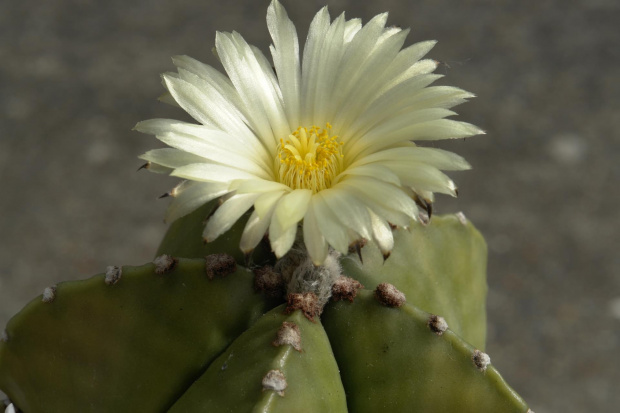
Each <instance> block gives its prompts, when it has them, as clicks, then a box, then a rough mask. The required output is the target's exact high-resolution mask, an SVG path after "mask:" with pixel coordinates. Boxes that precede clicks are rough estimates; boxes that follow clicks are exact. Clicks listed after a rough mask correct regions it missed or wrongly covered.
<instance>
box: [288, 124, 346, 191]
mask: <svg viewBox="0 0 620 413" xmlns="http://www.w3.org/2000/svg"><path fill="white" fill-rule="evenodd" d="M331 129H332V126H331V125H330V124H329V123H328V124H327V125H326V126H325V128H319V127H318V126H313V127H311V128H310V129H308V128H304V127H301V126H300V127H299V128H297V130H296V131H294V132H293V133H291V134H290V135H289V136H288V138H286V139H280V145H279V146H278V159H276V169H277V170H278V172H279V178H280V182H281V183H283V184H285V185H288V186H289V187H291V188H293V189H310V190H312V192H313V193H317V192H319V191H322V190H323V189H327V188H329V187H330V186H331V184H332V180H333V179H334V177H335V176H336V175H338V173H339V172H340V169H341V165H342V156H343V155H342V142H338V136H330V131H331Z"/></svg>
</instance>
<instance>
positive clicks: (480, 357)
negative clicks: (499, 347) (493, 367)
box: [471, 350, 491, 371]
mask: <svg viewBox="0 0 620 413" xmlns="http://www.w3.org/2000/svg"><path fill="white" fill-rule="evenodd" d="M471 359H472V360H473V362H474V364H475V365H476V367H477V368H478V370H480V371H485V370H486V369H487V367H488V366H489V364H491V357H489V355H488V354H487V353H483V352H482V351H480V350H474V353H473V354H472V356H471Z"/></svg>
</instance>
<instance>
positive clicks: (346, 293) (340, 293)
mask: <svg viewBox="0 0 620 413" xmlns="http://www.w3.org/2000/svg"><path fill="white" fill-rule="evenodd" d="M362 288H364V286H363V285H362V284H361V283H360V282H359V281H357V280H354V279H353V278H350V277H345V276H341V277H339V278H338V279H337V280H336V282H335V283H334V285H332V299H333V300H334V301H340V300H349V302H353V299H354V298H355V297H356V296H357V292H358V290H361V289H362Z"/></svg>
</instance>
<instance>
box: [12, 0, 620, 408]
mask: <svg viewBox="0 0 620 413" xmlns="http://www.w3.org/2000/svg"><path fill="white" fill-rule="evenodd" d="M222 3H223V2H221V1H215V0H174V1H172V0H168V1H164V0H148V1H146V0H138V1H127V0H123V1H121V0H107V1H105V2H104V1H98V2H97V1H94V0H21V1H18V0H4V1H2V2H0V185H1V186H0V234H2V236H1V241H0V243H1V248H0V326H3V325H4V324H5V323H6V321H7V320H8V319H9V318H10V317H11V316H12V315H13V314H14V313H15V312H17V311H18V310H19V309H20V308H21V307H22V306H23V305H25V304H26V303H27V302H28V301H29V300H30V299H32V298H33V297H34V296H36V295H37V294H39V293H40V292H41V291H42V290H43V288H44V287H46V286H48V285H50V284H53V283H55V282H58V281H61V280H66V279H75V278H80V277H84V276H88V275H91V274H94V273H97V272H101V271H102V270H104V269H105V267H106V266H107V265H111V264H115V265H117V264H119V265H120V264H136V265H137V264H141V263H144V262H147V261H149V260H151V259H152V256H153V253H154V251H155V248H156V246H157V244H158V241H159V239H160V237H161V236H162V234H163V233H164V231H165V230H166V226H165V225H164V223H163V222H162V217H163V212H164V210H165V207H166V204H167V201H166V200H160V201H157V200H156V197H157V196H158V195H160V194H162V193H164V192H166V191H167V190H168V189H170V188H171V186H172V185H173V184H174V182H175V180H173V179H170V178H165V177H162V176H156V175H153V174H149V173H147V172H142V173H136V169H137V168H138V166H139V165H140V164H141V162H140V161H139V160H138V159H137V158H136V157H137V156H138V155H139V154H141V153H143V152H145V151H146V150H148V149H151V148H153V147H155V146H159V144H158V143H157V142H156V141H155V140H154V138H152V137H149V136H146V135H140V134H138V133H135V132H131V131H130V129H131V128H132V127H133V126H134V124H135V123H136V122H137V121H139V120H143V119H148V118H152V117H173V118H174V117H181V116H182V115H181V112H180V110H177V109H175V108H172V107H169V106H166V105H164V104H162V103H159V102H157V101H156V98H157V96H158V95H159V94H160V93H161V92H162V91H163V89H162V87H161V84H160V79H159V74H160V73H162V72H164V71H168V70H172V69H173V66H172V63H171V61H170V56H172V55H176V54H188V55H191V56H193V57H195V58H198V59H200V60H203V61H205V62H208V63H210V64H214V65H215V64H216V62H215V59H214V58H213V56H212V55H211V48H212V47H213V45H214V36H215V31H216V30H225V31H231V30H237V31H239V32H241V33H242V34H243V35H244V36H245V38H246V39H248V40H249V41H250V42H251V43H254V44H256V45H258V46H259V47H261V48H263V50H265V48H266V47H267V46H268V44H269V39H268V32H267V29H266V25H265V20H264V17H265V13H266V7H267V5H268V1H267V0H261V1H236V2H235V1H231V2H228V3H227V4H226V5H224V4H222ZM283 3H284V5H285V6H286V7H287V10H288V12H289V15H290V16H291V18H292V19H293V20H294V21H295V22H296V23H297V25H298V30H299V32H300V34H301V36H302V38H305V33H306V31H307V26H308V24H309V21H310V19H311V18H312V16H313V15H314V13H315V12H316V11H317V10H318V9H319V7H321V6H322V5H323V4H324V3H323V2H322V1H314V0H312V1H309V0H306V1H294V0H283ZM329 6H330V10H331V12H332V16H336V15H337V14H339V13H340V12H341V11H343V10H346V11H347V16H348V17H362V18H363V19H364V21H367V20H368V19H369V18H370V17H372V16H374V15H375V14H377V13H379V12H383V11H389V12H390V13H391V15H390V19H389V23H390V24H393V25H399V26H402V27H411V28H412V32H411V34H410V35H409V38H408V42H407V44H411V43H413V42H415V41H420V40H427V39H436V40H439V44H438V45H437V46H436V48H435V49H434V50H433V51H432V52H431V54H430V57H432V58H434V59H436V60H439V61H441V62H442V63H443V64H442V65H441V66H440V67H439V70H438V71H439V72H440V73H443V74H446V75H447V77H446V79H445V80H443V81H442V82H444V83H446V84H451V85H456V86H459V87H462V88H464V89H466V90H469V91H472V92H474V93H476V94H477V95H478V96H479V97H478V98H477V99H474V100H473V101H472V102H471V103H468V104H465V105H463V106H461V107H458V108H457V111H458V112H459V113H460V114H461V116H460V119H461V120H466V121H469V122H472V123H475V124H477V125H479V126H481V127H482V128H484V129H485V130H486V131H487V132H488V135H486V136H482V137H475V138H472V139H470V140H468V141H467V142H465V141H462V140H459V141H454V142H448V143H445V144H441V146H442V147H444V148H448V149H450V150H453V151H455V152H457V153H460V154H462V155H464V156H465V157H466V158H467V159H468V160H469V161H470V162H471V163H472V165H473V166H474V169H473V170H472V171H469V172H462V173H458V174H452V176H453V178H454V179H455V181H456V182H457V184H458V185H459V189H460V192H461V196H460V198H459V199H458V200H451V199H448V198H446V197H440V198H439V199H438V203H437V208H438V210H439V212H443V213H447V212H455V211H460V210H462V211H464V213H465V214H466V215H467V216H468V217H469V218H470V219H471V220H472V221H473V222H474V223H475V224H476V225H477V226H478V228H479V229H480V230H481V231H482V232H483V234H484V235H485V236H486V238H487V240H488V243H489V252H490V257H489V285H490V293H489V298H488V309H489V317H490V318H489V322H490V325H489V343H488V353H489V354H490V355H491V357H492V360H493V362H494V364H495V365H496V367H497V368H498V369H499V370H500V371H501V372H502V374H503V375H504V377H505V378H506V380H507V381H508V382H509V383H510V384H511V385H512V386H513V387H514V388H515V389H516V390H517V391H518V392H519V393H520V394H521V395H522V396H523V397H524V398H525V399H526V400H527V401H528V402H529V403H530V405H531V407H532V408H533V409H534V410H535V411H536V412H537V413H545V412H567V413H570V412H584V411H588V412H611V411H617V410H616V409H617V408H618V407H617V406H620V392H619V391H618V390H619V389H620V352H619V351H618V350H619V345H620V278H619V277H618V274H619V273H620V254H619V253H618V247H619V246H620V242H618V238H619V237H618V235H617V232H618V230H619V229H620V214H619V213H618V208H619V206H620V202H619V201H620V200H619V193H618V181H619V178H620V166H619V164H618V162H617V161H618V155H619V154H620V139H619V136H618V135H619V132H618V131H620V115H619V113H620V104H619V98H620V70H619V62H620V30H619V29H618V27H619V25H620V2H618V1H617V0H580V1H578V0H573V1H570V0H521V1H509V0H493V1H492V0H487V1H483V0H463V1H449V0H432V1H431V0H416V1H406V0H384V1H353V0H332V1H330V2H329Z"/></svg>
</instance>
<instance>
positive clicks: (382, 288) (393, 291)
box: [375, 283, 407, 307]
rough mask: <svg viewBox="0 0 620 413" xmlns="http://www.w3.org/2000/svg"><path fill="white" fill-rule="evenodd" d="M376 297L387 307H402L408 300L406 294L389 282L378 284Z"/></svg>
mask: <svg viewBox="0 0 620 413" xmlns="http://www.w3.org/2000/svg"><path fill="white" fill-rule="evenodd" d="M375 297H377V300H379V302H380V303H381V304H383V305H384V306H386V307H400V306H402V305H403V304H405V302H407V298H406V297H405V294H403V293H402V292H401V291H399V290H398V289H397V288H396V287H394V286H393V285H392V284H389V283H382V284H379V285H377V289H376V290H375Z"/></svg>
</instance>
